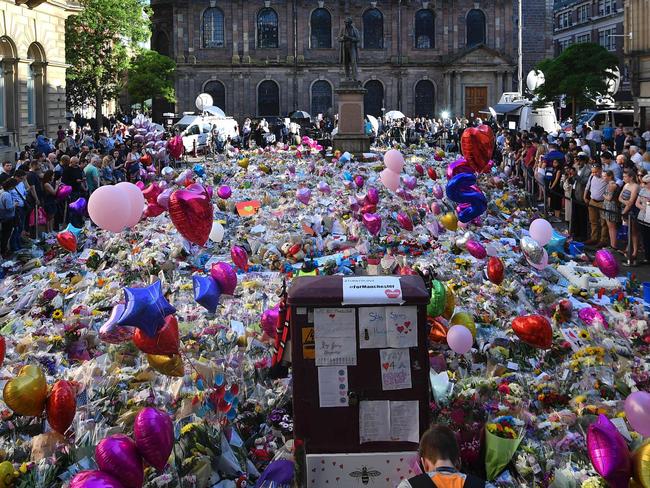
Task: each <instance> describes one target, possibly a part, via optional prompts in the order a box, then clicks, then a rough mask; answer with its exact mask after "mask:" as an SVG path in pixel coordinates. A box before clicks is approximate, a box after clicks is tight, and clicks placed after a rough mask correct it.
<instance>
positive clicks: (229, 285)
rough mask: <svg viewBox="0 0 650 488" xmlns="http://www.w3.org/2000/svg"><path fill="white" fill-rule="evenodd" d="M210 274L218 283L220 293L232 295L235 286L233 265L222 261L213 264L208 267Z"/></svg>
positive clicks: (235, 276)
mask: <svg viewBox="0 0 650 488" xmlns="http://www.w3.org/2000/svg"><path fill="white" fill-rule="evenodd" d="M210 276H212V278H214V280H215V281H216V282H217V283H219V287H220V288H221V293H222V294H224V295H232V294H233V293H235V288H237V273H235V270H234V269H233V267H232V266H231V265H230V264H228V263H225V262H223V261H221V262H219V263H217V264H213V265H212V268H211V269H210Z"/></svg>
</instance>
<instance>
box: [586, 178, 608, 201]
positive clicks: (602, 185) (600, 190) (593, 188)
mask: <svg viewBox="0 0 650 488" xmlns="http://www.w3.org/2000/svg"><path fill="white" fill-rule="evenodd" d="M606 189H607V182H606V181H605V180H604V179H603V178H598V177H597V176H594V175H591V176H590V177H589V182H588V183H587V190H589V192H590V193H591V199H592V200H595V201H599V202H602V201H603V198H604V197H603V195H604V194H605V190H606Z"/></svg>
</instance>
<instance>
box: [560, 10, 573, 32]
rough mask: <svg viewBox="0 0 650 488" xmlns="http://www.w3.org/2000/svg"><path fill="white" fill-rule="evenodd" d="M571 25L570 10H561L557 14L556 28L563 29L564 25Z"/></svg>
mask: <svg viewBox="0 0 650 488" xmlns="http://www.w3.org/2000/svg"><path fill="white" fill-rule="evenodd" d="M571 25H573V23H572V22H571V12H562V13H561V14H560V15H558V16H557V28H558V29H565V28H566V27H570V26H571Z"/></svg>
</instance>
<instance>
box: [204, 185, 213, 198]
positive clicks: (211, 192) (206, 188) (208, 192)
mask: <svg viewBox="0 0 650 488" xmlns="http://www.w3.org/2000/svg"><path fill="white" fill-rule="evenodd" d="M203 188H205V192H206V193H207V194H208V196H209V197H210V198H212V196H213V195H214V188H212V187H211V186H210V185H204V186H203Z"/></svg>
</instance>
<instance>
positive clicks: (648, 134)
mask: <svg viewBox="0 0 650 488" xmlns="http://www.w3.org/2000/svg"><path fill="white" fill-rule="evenodd" d="M641 137H643V138H644V139H645V140H646V141H650V130H647V131H645V132H644V133H643V134H641Z"/></svg>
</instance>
